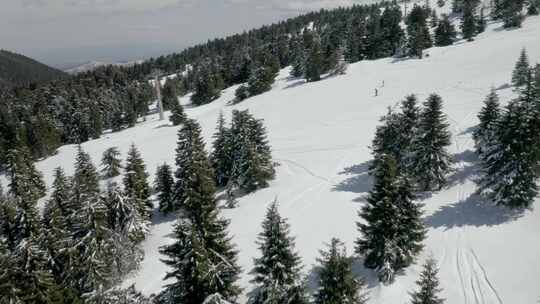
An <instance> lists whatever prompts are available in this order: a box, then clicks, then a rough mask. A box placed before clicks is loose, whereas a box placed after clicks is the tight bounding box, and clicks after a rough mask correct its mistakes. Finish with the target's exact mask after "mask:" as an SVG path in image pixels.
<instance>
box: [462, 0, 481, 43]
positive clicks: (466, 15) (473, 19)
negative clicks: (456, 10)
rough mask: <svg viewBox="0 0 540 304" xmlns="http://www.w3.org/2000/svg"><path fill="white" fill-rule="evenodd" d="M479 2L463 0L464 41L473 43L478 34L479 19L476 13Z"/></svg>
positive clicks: (476, 0)
mask: <svg viewBox="0 0 540 304" xmlns="http://www.w3.org/2000/svg"><path fill="white" fill-rule="evenodd" d="M478 4H479V1H478V0H463V10H462V11H463V14H462V17H461V32H462V34H463V39H466V40H467V41H473V40H474V39H473V38H474V37H475V36H476V34H477V33H478V31H477V30H478V17H477V14H476V11H477V9H478Z"/></svg>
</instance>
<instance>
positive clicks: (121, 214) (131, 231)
mask: <svg viewBox="0 0 540 304" xmlns="http://www.w3.org/2000/svg"><path fill="white" fill-rule="evenodd" d="M101 199H102V202H103V204H104V205H105V206H106V208H107V210H106V211H107V227H108V229H109V230H110V238H111V239H112V241H113V244H114V247H112V248H111V259H112V261H110V262H111V263H112V266H111V272H112V277H113V278H115V280H118V279H120V278H122V277H123V276H125V275H126V274H128V273H129V272H130V271H132V270H134V269H135V268H136V267H137V266H138V265H139V262H140V260H141V258H142V251H141V250H140V249H139V248H138V246H137V244H139V243H140V242H141V241H142V240H143V239H144V236H145V234H146V233H148V230H149V229H148V225H149V223H148V222H147V221H146V220H145V219H144V218H143V217H142V216H141V215H140V214H139V213H138V210H137V208H136V206H135V204H134V201H133V200H132V199H130V198H129V197H126V196H124V193H123V192H122V190H121V189H120V188H119V187H118V185H117V184H116V183H114V182H111V183H109V184H108V185H107V192H106V193H105V194H104V195H103V196H102V198H101Z"/></svg>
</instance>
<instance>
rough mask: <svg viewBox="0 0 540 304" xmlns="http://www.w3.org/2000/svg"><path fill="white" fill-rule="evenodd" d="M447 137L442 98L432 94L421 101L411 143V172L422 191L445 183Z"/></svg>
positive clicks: (448, 163)
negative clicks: (424, 100) (416, 127)
mask: <svg viewBox="0 0 540 304" xmlns="http://www.w3.org/2000/svg"><path fill="white" fill-rule="evenodd" d="M450 139H451V134H450V131H449V130H448V124H447V123H446V116H445V115H444V113H443V112H442V98H441V97H440V96H438V95H436V94H432V95H430V96H429V97H428V99H427V100H426V102H425V103H424V109H423V110H422V113H421V115H420V119H419V124H418V130H417V132H416V134H415V138H414V140H413V144H412V155H411V157H412V159H411V161H412V164H411V165H412V168H413V172H412V174H413V176H414V179H415V182H416V183H417V185H418V187H419V189H420V190H421V191H430V190H433V189H438V190H440V189H442V187H443V186H444V185H445V184H446V175H447V174H448V173H449V172H450V170H451V168H450V166H451V162H452V160H451V156H450V155H449V154H448V152H447V151H446V148H447V147H448V146H449V145H450Z"/></svg>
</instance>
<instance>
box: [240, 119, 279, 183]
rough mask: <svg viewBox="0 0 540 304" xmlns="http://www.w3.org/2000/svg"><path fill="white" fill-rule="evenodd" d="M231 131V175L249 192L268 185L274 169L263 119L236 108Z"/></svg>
mask: <svg viewBox="0 0 540 304" xmlns="http://www.w3.org/2000/svg"><path fill="white" fill-rule="evenodd" d="M230 132H231V138H232V143H231V151H232V153H233V154H232V165H231V166H232V169H231V171H232V174H231V178H232V179H234V180H235V183H237V184H238V186H239V187H240V189H242V190H243V191H246V192H248V193H249V192H253V191H255V190H257V189H259V188H264V187H267V186H268V180H271V179H272V178H274V175H275V170H274V168H273V166H272V155H271V149H270V145H269V144H268V140H267V135H266V128H265V127H264V125H263V122H262V120H258V119H255V118H254V117H253V116H252V115H251V114H250V113H249V112H248V111H247V110H245V111H237V110H235V111H233V118H232V126H231V131H230Z"/></svg>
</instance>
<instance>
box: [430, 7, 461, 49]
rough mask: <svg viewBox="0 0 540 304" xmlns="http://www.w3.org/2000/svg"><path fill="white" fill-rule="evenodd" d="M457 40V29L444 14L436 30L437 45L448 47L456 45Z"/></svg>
mask: <svg viewBox="0 0 540 304" xmlns="http://www.w3.org/2000/svg"><path fill="white" fill-rule="evenodd" d="M455 39H456V29H455V27H454V25H453V24H452V22H451V21H450V18H449V17H448V15H445V14H443V15H442V17H441V20H440V21H439V25H438V26H437V28H436V29H435V45H437V46H447V45H451V44H453V43H454V40H455Z"/></svg>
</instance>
